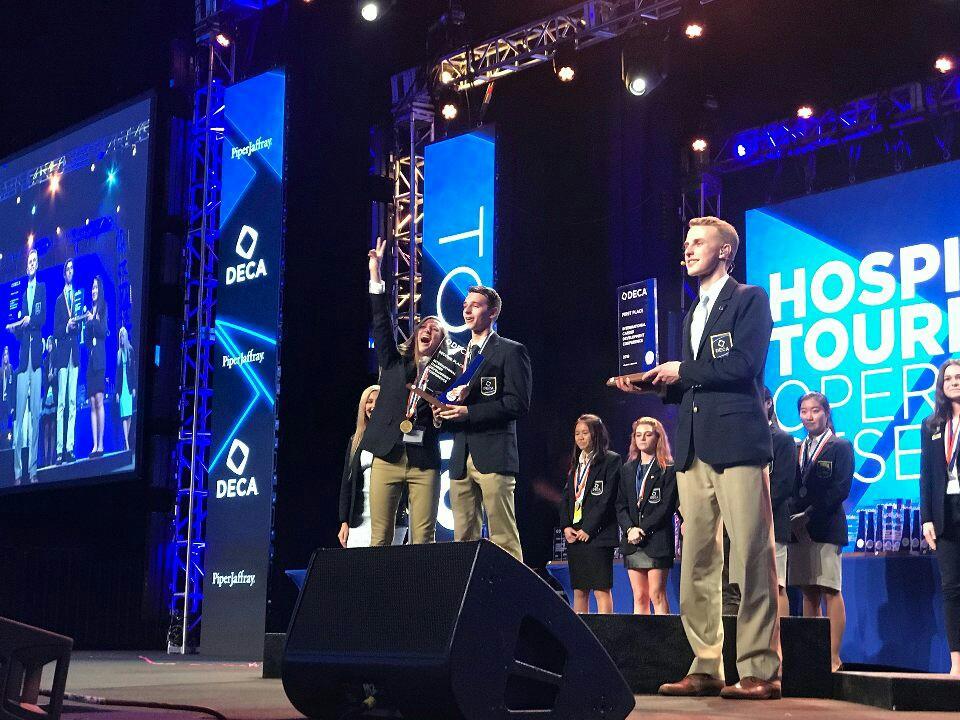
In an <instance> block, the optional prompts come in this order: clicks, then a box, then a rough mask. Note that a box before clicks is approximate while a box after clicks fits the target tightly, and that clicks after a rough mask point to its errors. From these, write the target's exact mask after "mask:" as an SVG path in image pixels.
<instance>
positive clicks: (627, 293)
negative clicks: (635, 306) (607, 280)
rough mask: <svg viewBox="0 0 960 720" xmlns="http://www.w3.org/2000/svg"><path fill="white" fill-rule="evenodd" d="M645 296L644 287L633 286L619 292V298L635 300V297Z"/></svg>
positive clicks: (645, 290)
mask: <svg viewBox="0 0 960 720" xmlns="http://www.w3.org/2000/svg"><path fill="white" fill-rule="evenodd" d="M646 296H647V289H646V288H645V287H642V288H634V289H633V290H624V291H623V292H622V293H620V299H621V300H636V299H637V298H645V297H646ZM641 312H642V311H641Z"/></svg>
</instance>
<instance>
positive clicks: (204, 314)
mask: <svg viewBox="0 0 960 720" xmlns="http://www.w3.org/2000/svg"><path fill="white" fill-rule="evenodd" d="M215 34H216V28H215V27H212V26H211V27H210V28H209V29H208V30H207V31H205V32H202V33H200V34H199V36H198V41H197V44H198V50H197V56H196V62H197V83H196V91H195V93H194V107H193V121H192V123H191V126H190V142H189V152H190V158H189V164H190V184H189V189H188V192H189V199H188V203H189V206H188V212H189V218H188V231H187V238H186V244H185V247H184V250H183V259H184V284H185V291H184V304H183V345H182V351H181V363H180V427H179V433H178V437H177V448H176V467H175V469H174V473H175V482H176V501H175V506H174V517H173V550H174V553H175V555H176V560H175V563H174V579H173V586H172V588H171V598H170V617H171V621H170V632H169V635H168V640H167V651H168V652H171V653H183V654H186V653H188V652H193V651H194V650H195V649H196V647H197V645H198V642H197V640H198V637H199V632H198V631H199V625H200V618H201V609H202V600H203V557H204V549H205V542H204V537H205V536H204V530H205V520H206V500H207V490H206V481H207V452H208V449H209V446H210V418H211V401H212V390H211V388H210V375H211V364H210V357H211V351H212V348H213V345H214V335H213V319H214V307H215V302H216V285H217V255H216V250H217V241H218V238H219V220H220V190H221V188H220V177H221V173H220V169H221V164H222V149H223V136H224V122H223V119H224V118H223V113H224V104H223V95H224V86H225V85H226V84H229V83H231V82H232V81H233V69H234V60H235V45H234V44H232V43H231V45H230V47H229V48H224V47H222V46H221V45H220V44H219V43H218V42H216V39H215V37H214V36H215Z"/></svg>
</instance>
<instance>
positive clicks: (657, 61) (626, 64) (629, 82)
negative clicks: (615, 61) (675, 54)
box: [620, 40, 667, 97]
mask: <svg viewBox="0 0 960 720" xmlns="http://www.w3.org/2000/svg"><path fill="white" fill-rule="evenodd" d="M620 75H621V79H622V80H623V86H624V87H625V88H626V89H627V92H629V93H630V94H631V95H633V96H634V97H643V96H645V95H649V94H650V93H652V92H653V91H654V90H655V89H656V88H657V86H658V85H659V84H660V83H661V82H663V80H664V79H665V78H666V76H667V75H666V72H665V66H664V53H663V47H662V46H661V44H660V43H659V42H655V41H652V40H641V41H639V42H634V43H631V45H630V46H625V47H624V48H623V52H622V53H621V55H620Z"/></svg>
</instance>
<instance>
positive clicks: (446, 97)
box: [437, 87, 460, 122]
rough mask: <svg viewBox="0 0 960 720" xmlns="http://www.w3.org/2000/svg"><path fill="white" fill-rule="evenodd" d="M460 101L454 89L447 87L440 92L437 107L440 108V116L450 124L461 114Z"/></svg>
mask: <svg viewBox="0 0 960 720" xmlns="http://www.w3.org/2000/svg"><path fill="white" fill-rule="evenodd" d="M459 100H460V98H459V96H458V95H457V92H456V90H454V89H453V88H452V87H445V88H443V90H441V91H440V94H439V96H437V107H438V108H440V114H441V115H442V116H443V119H444V120H447V121H448V122H449V121H450V120H455V119H456V117H457V115H459V114H460V107H459Z"/></svg>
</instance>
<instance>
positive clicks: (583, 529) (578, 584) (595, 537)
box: [560, 414, 621, 613]
mask: <svg viewBox="0 0 960 720" xmlns="http://www.w3.org/2000/svg"><path fill="white" fill-rule="evenodd" d="M573 442H574V449H573V456H572V457H571V459H570V469H569V470H568V471H567V483H566V485H565V487H564V489H563V498H562V499H561V501H560V522H561V524H562V526H563V536H564V538H565V539H566V541H567V559H568V561H569V564H570V584H571V585H572V586H573V609H574V611H575V612H578V613H586V612H589V601H590V591H591V590H592V591H593V595H594V598H596V601H597V611H598V612H600V613H612V612H613V592H612V588H613V549H614V548H615V547H616V546H617V543H618V542H619V533H618V531H617V515H616V509H615V508H614V503H615V501H616V499H617V485H618V484H619V477H620V466H621V460H620V456H619V455H617V453H615V452H612V451H611V450H610V449H609V448H610V435H609V434H608V433H607V428H606V426H604V424H603V421H602V420H601V419H600V418H598V417H597V416H596V415H589V414H586V415H581V416H580V417H579V418H577V424H576V425H575V427H574V430H573Z"/></svg>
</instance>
